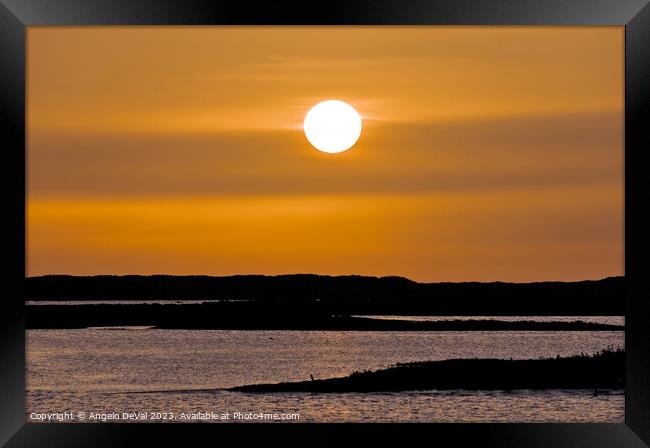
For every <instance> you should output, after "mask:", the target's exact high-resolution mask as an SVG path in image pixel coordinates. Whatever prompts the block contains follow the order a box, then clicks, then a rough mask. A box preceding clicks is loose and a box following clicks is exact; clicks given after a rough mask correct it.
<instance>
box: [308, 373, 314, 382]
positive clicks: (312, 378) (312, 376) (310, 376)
mask: <svg viewBox="0 0 650 448" xmlns="http://www.w3.org/2000/svg"><path fill="white" fill-rule="evenodd" d="M309 378H311V380H312V381H314V375H312V374H311V373H310V374H309Z"/></svg>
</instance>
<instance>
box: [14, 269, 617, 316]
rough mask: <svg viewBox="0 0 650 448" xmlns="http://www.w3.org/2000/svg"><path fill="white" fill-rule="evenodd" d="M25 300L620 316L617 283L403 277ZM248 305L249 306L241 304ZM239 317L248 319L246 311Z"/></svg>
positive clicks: (142, 288)
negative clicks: (233, 302) (232, 302)
mask: <svg viewBox="0 0 650 448" xmlns="http://www.w3.org/2000/svg"><path fill="white" fill-rule="evenodd" d="M25 290H26V294H25V295H26V298H27V300H93V299H94V300H99V299H101V300H143V299H158V300H166V299H170V300H172V299H173V300H186V299H187V300H197V299H209V300H214V299H221V300H247V301H251V302H252V306H254V307H256V306H258V305H261V304H273V305H274V306H278V305H280V304H287V305H289V306H292V307H293V306H303V305H305V304H307V305H308V307H309V308H314V309H319V310H321V311H324V312H327V313H330V314H344V315H370V314H374V315H378V314H385V315H623V314H624V312H625V309H624V305H625V278H624V277H609V278H605V279H602V280H587V281H579V282H538V283H504V282H493V283H480V282H466V283H417V282H414V281H412V280H409V279H406V278H403V277H364V276H357V275H351V276H325V275H312V274H296V275H278V276H263V275H235V276H230V277H210V276H169V275H152V276H137V275H126V276H110V275H99V276H90V277H77V276H69V275H47V276H42V277H28V278H27V279H26V284H25ZM249 305H250V304H249ZM246 311H249V309H247V310H246Z"/></svg>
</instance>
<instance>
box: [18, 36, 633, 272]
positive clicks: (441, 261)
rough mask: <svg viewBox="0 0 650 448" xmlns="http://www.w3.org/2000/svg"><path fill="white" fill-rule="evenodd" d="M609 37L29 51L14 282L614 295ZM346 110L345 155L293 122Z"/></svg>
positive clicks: (267, 39)
mask: <svg viewBox="0 0 650 448" xmlns="http://www.w3.org/2000/svg"><path fill="white" fill-rule="evenodd" d="M623 42H624V29H623V27H580V28H572V27H348V28H346V27H333V28H328V27H293V28H292V27H198V28H194V27H193V28H185V27H119V28H118V27H96V28H95V27H83V28H48V27H30V28H29V29H28V97H27V101H28V111H27V112H28V117H27V118H28V152H27V157H28V202H27V223H28V229H27V230H28V247H27V250H28V252H27V255H28V257H27V258H28V266H27V271H28V275H42V274H54V273H66V274H151V273H167V274H213V275H228V274H247V273H263V274H280V273H296V272H314V273H319V274H365V275H402V276H406V277H409V278H412V279H414V280H418V281H471V280H476V281H495V280H503V281H518V282H519V281H537V280H577V279H588V278H601V277H606V276H611V275H622V274H623V88H624V79H623V75H624V71H623V57H624V52H623ZM332 98H335V99H340V100H343V101H346V102H348V103H350V104H351V105H352V106H353V107H355V108H356V109H357V110H358V111H359V113H360V114H361V115H362V117H363V120H364V122H363V124H364V129H363V132H362V135H361V138H360V140H359V141H358V143H357V144H356V145H355V146H354V147H353V148H352V149H350V150H349V151H347V152H344V153H341V154H337V155H331V154H323V153H320V152H318V151H316V150H315V149H314V148H313V147H311V146H310V145H309V143H308V142H307V140H306V138H305V136H304V134H303V132H302V120H303V118H304V115H305V113H306V112H307V110H309V108H310V107H311V106H312V105H314V104H315V103H317V102H319V101H322V100H325V99H332Z"/></svg>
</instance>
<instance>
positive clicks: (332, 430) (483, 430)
mask: <svg viewBox="0 0 650 448" xmlns="http://www.w3.org/2000/svg"><path fill="white" fill-rule="evenodd" d="M245 24H250V25H254V24H259V25H293V24H301V25H334V24H336V25H379V24H381V25H387V24H394V25H397V24H399V25H402V24H403V25H425V24H426V25H584V26H590V25H619V26H624V27H625V44H626V48H625V277H626V282H627V296H626V297H621V300H625V304H626V307H625V309H626V313H625V326H626V329H625V338H626V340H625V347H626V391H625V423H624V424H623V423H622V424H514V423H513V424H463V423H459V424H394V425H390V424H376V425H372V427H368V426H366V425H356V424H347V425H343V424H334V425H332V424H299V425H269V424H258V425H183V424H178V425H164V424H151V423H147V424H106V423H105V424H94V425H90V424H86V425H83V424H82V425H80V424H50V425H48V424H37V423H26V422H25V411H24V404H25V353H24V349H25V343H24V341H25V325H24V294H23V291H24V281H25V280H24V279H25V259H26V258H25V257H26V255H25V236H26V232H25V222H26V220H25V211H26V209H25V185H26V183H25V182H26V171H25V169H26V164H25V143H26V134H25V110H26V109H25V107H26V104H25V98H26V91H25V85H26V84H25V63H26V46H25V43H26V42H25V41H26V27H28V26H61V25H73V26H81V25H245ZM649 100H650V6H648V0H591V1H590V0H401V1H400V0H347V1H342V0H336V1H335V0H330V1H326V2H325V1H322V2H304V3H300V4H297V3H294V2H283V1H266V2H265V1H259V2H258V1H250V0H239V1H237V0H212V1H210V0H193V1H192V0H110V1H109V0H84V1H80V0H0V117H1V118H2V119H1V120H0V127H1V129H2V133H1V134H0V135H1V136H2V141H3V144H2V148H3V149H2V158H3V160H4V163H3V164H2V173H3V175H2V182H3V184H4V188H3V190H2V191H3V196H4V201H3V202H4V207H3V210H4V212H5V213H4V221H5V225H6V226H7V231H6V234H5V241H6V244H5V248H4V251H3V252H4V257H5V263H4V266H5V276H4V282H3V283H4V284H3V286H4V291H5V295H4V297H2V302H1V305H0V306H1V310H2V311H1V312H0V316H2V317H1V319H2V322H1V326H0V341H1V343H0V346H1V348H0V355H1V359H0V361H1V364H0V388H1V389H2V391H1V392H0V444H5V443H6V446H8V447H22V446H29V447H37V446H48V447H54V446H65V447H77V446H78V447H88V446H98V447H103V446H136V445H139V446H142V445H143V444H144V445H146V446H157V445H158V446H171V445H174V446H187V445H191V444H197V445H198V444H199V443H204V442H202V441H201V439H204V440H207V441H210V442H211V443H226V442H225V441H226V440H227V439H225V437H233V436H234V437H237V438H238V440H237V441H235V442H234V443H238V444H239V443H245V442H246V441H247V439H249V438H250V437H252V436H255V437H259V436H262V437H265V438H266V440H267V441H272V440H273V439H276V438H281V439H280V440H279V441H280V442H282V443H292V442H298V441H300V440H301V439H303V438H304V439H305V442H308V443H310V444H331V443H333V442H335V441H336V439H337V438H339V437H340V435H341V434H342V433H345V436H346V437H355V440H359V439H356V437H359V438H361V440H365V441H366V443H368V444H370V443H373V442H374V441H375V440H376V441H379V440H381V441H383V442H393V443H402V444H403V443H405V442H406V443H409V442H411V443H421V442H418V440H420V441H427V440H428V441H430V442H431V443H432V444H436V443H438V442H439V441H440V440H443V439H444V440H453V443H454V445H455V446H458V445H461V446H463V445H475V444H481V445H488V446H526V447H529V448H533V447H550V446H553V447H555V448H561V447H574V446H580V447H587V446H588V447H642V446H646V444H650V330H649V329H650V313H648V307H647V306H646V305H645V301H646V300H648V297H650V294H649V293H648V292H649V291H648V287H647V286H646V278H647V270H646V269H645V266H644V263H643V258H644V255H646V254H645V253H644V251H645V249H646V248H648V247H649V246H648V244H647V243H648V238H647V236H646V232H647V231H648V229H650V225H649V223H648V219H647V217H645V215H646V214H644V208H647V204H648V200H647V199H646V198H645V193H646V192H648V191H649V190H648V188H647V187H648V176H647V175H644V172H643V170H644V169H647V167H648V166H649V165H648V164H647V161H648V158H647V157H644V150H645V151H647V150H648V149H650V137H649V136H650V132H649V131H648V128H649V126H648V124H650V121H649V114H648V103H649ZM644 162H646V163H644ZM644 206H646V207H644ZM302 443H304V442H302Z"/></svg>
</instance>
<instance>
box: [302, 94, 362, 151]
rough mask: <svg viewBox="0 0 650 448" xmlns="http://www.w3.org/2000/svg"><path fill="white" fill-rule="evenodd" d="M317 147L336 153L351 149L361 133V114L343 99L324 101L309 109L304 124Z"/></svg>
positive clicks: (309, 138) (308, 136)
mask: <svg viewBox="0 0 650 448" xmlns="http://www.w3.org/2000/svg"><path fill="white" fill-rule="evenodd" d="M303 127H304V129H305V135H306V136H307V140H309V143H311V144H312V145H313V146H314V147H315V148H316V149H318V150H319V151H323V152H328V153H330V154H336V153H339V152H343V151H345V150H347V149H350V148H351V147H352V145H354V144H355V143H356V142H357V140H359V136H360V135H361V116H360V115H359V113H358V112H357V111H356V110H354V108H353V107H352V106H350V105H349V104H347V103H344V102H343V101H338V100H328V101H322V102H320V103H318V104H316V105H315V106H314V107H312V108H311V109H309V112H307V115H306V116H305V123H304V125H303Z"/></svg>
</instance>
